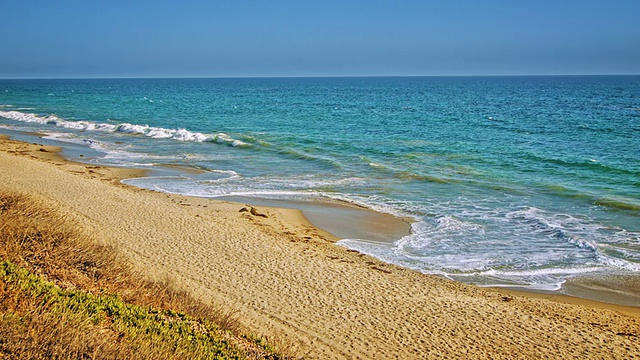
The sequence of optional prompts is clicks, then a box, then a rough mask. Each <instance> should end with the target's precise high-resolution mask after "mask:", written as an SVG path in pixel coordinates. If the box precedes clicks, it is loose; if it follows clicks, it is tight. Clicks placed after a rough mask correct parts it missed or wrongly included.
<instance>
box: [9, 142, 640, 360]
mask: <svg viewBox="0 0 640 360" xmlns="http://www.w3.org/2000/svg"><path fill="white" fill-rule="evenodd" d="M40 149H43V151H41V150H40ZM55 150H56V149H54V148H48V147H42V146H39V145H33V144H25V143H18V142H13V141H9V140H6V139H4V140H0V191H19V192H22V193H28V194H33V195H35V196H39V197H42V198H44V199H47V200H48V201H50V202H51V203H52V204H53V205H55V206H56V207H57V208H58V209H59V210H60V211H62V212H64V213H65V214H67V215H68V216H69V218H71V219H74V220H76V221H78V222H79V223H80V224H81V226H83V227H85V228H86V229H87V230H89V231H91V232H93V234H94V235H95V237H96V239H99V240H100V241H103V242H104V243H106V244H109V245H112V246H114V247H115V248H116V249H117V251H119V252H120V254H121V255H122V256H123V257H125V258H126V259H128V260H129V261H130V262H131V263H132V264H133V266H135V268H136V269H137V270H138V271H140V273H141V274H144V276H148V277H149V278H151V279H161V280H164V279H167V280H169V281H171V282H173V283H174V284H175V285H177V286H179V287H182V288H184V289H187V290H188V291H191V292H192V293H193V294H194V295H196V296H198V297H201V298H202V299H204V300H206V301H210V302H212V303H214V304H221V305H224V306H225V307H227V308H228V309H230V310H231V311H234V312H237V314H238V315H239V316H240V317H241V319H242V322H243V323H244V325H246V326H247V327H248V328H249V329H251V330H252V331H253V332H255V333H262V334H266V335H268V336H269V337H270V338H274V337H278V338H281V339H285V340H286V341H287V342H289V343H291V344H293V345H294V346H295V347H296V348H297V349H298V354H299V355H301V356H304V357H305V358H310V359H340V358H345V359H396V358H397V359H413V358H415V359H424V358H474V359H482V358H486V359H499V358H505V359H514V358H525V359H534V358H535V359H538V358H545V357H549V358H581V359H583V358H597V359H605V358H612V359H613V358H617V359H623V358H624V359H627V358H633V357H634V356H635V357H638V356H640V355H638V354H640V338H639V337H640V318H639V311H638V308H625V307H620V306H618V307H616V306H609V305H606V304H599V303H598V304H597V306H594V304H593V303H590V302H586V301H580V302H579V304H575V303H561V302H558V301H552V300H550V299H547V298H544V297H548V296H543V298H536V297H533V296H526V295H520V294H516V293H514V292H506V291H501V290H493V289H481V288H477V287H473V286H467V285H464V284H460V283H456V282H452V281H448V280H445V279H442V278H439V277H435V276H427V275H422V274H419V273H417V272H414V271H411V270H407V269H402V268H399V267H396V266H391V265H387V264H384V263H381V262H379V261H377V260H375V259H372V258H370V257H368V256H364V255H361V254H358V253H356V252H353V251H349V250H346V249H344V248H341V247H339V246H336V245H334V244H333V241H334V240H335V239H334V238H333V237H332V236H331V235H330V234H328V233H326V232H323V231H322V230H319V229H316V228H314V227H313V226H311V225H310V224H309V223H308V222H307V221H306V219H305V218H304V217H303V216H302V215H301V213H300V212H298V211H295V210H285V209H276V208H266V207H259V208H257V212H255V213H256V214H257V215H256V214H251V212H249V211H247V212H239V210H240V209H241V208H242V207H243V205H242V204H238V203H227V202H218V201H212V200H206V199H198V198H188V197H181V196H171V195H167V194H163V193H157V192H151V191H147V190H140V189H136V188H132V187H128V186H125V185H121V184H119V181H118V179H121V178H123V177H128V176H132V175H135V173H126V172H130V171H131V170H122V169H120V170H113V169H106V168H101V167H92V166H87V165H82V164H71V163H68V162H65V161H63V160H62V159H60V158H58V157H56V156H55V153H54V151H55ZM42 155H44V158H45V159H43V156H42ZM123 172H125V173H123ZM261 214H262V215H266V216H267V217H263V216H260V215H261Z"/></svg>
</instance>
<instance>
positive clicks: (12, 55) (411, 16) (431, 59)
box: [0, 0, 640, 78]
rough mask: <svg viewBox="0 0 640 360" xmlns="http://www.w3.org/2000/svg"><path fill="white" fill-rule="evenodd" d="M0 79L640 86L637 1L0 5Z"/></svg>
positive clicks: (26, 1) (14, 0)
mask: <svg viewBox="0 0 640 360" xmlns="http://www.w3.org/2000/svg"><path fill="white" fill-rule="evenodd" d="M0 11H1V12H2V19H1V20H0V78H8V77H173V76H213V77H218V76H349V75H356V76H359V75H374V76H375V75H491V74H494V75H509V74H640V0H628V1H627V0H601V1H593V0H579V1H578V0H529V1H524V0H523V1H519V0H473V1H472V0H466V1H463V0H442V1H428V0H424V1H401V0H395V1H391V0H390V1H377V0H370V1H346V0H345V1H338V0H323V1H305V0H297V1H293V0H292V1H278V0H263V1H258V0H253V1H243V0H235V1H226V0H221V1H220V0H219V1H215V0H211V1H190V0H182V1H175V0H174V1H164V0H155V1H135V0H130V1H120V0H111V1H107V0H104V1H102V0H101V1H89V0H85V1H75V0H2V3H1V4H0Z"/></svg>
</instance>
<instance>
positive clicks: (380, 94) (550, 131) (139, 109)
mask: <svg viewBox="0 0 640 360" xmlns="http://www.w3.org/2000/svg"><path fill="white" fill-rule="evenodd" d="M2 130H5V131H20V132H37V133H41V134H45V135H46V139H54V140H56V141H62V142H65V143H67V144H69V145H70V146H75V147H76V150H75V151H70V152H68V153H66V156H68V157H71V158H72V159H74V160H79V161H84V162H91V163H97V164H104V165H116V166H134V167H143V168H150V169H159V168H163V169H167V170H166V171H164V172H163V171H153V172H151V173H150V176H149V177H145V178H138V179H129V180H125V182H126V183H128V184H131V185H134V186H139V187H143V188H149V189H154V190H158V191H164V192H170V193H179V194H185V195H192V196H201V197H209V198H217V197H228V196H244V197H256V198H266V199H283V200H296V201H317V200H330V201H346V202H349V203H353V204H357V205H360V206H364V207H367V208H370V209H373V210H376V211H380V212H385V213H390V214H394V215H398V216H402V217H408V218H411V219H413V221H414V222H413V224H412V232H411V234H410V235H408V236H405V237H403V238H401V239H388V240H387V241H381V240H379V239H376V240H373V239H357V238H354V239H343V240H341V241H340V242H339V243H338V244H339V245H341V246H345V247H348V248H352V249H355V250H358V251H360V252H363V253H367V254H370V255H373V256H375V257H378V258H380V259H382V260H384V261H387V262H390V263H394V264H398V265H400V266H404V267H408V268H411V269H415V270H418V271H421V272H424V273H431V274H439V275H442V276H445V277H447V278H450V279H454V280H458V281H463V282H466V283H472V284H478V285H482V286H489V285H492V286H514V287H524V288H530V289H540V290H557V289H559V288H560V286H561V284H562V283H563V282H565V281H566V280H567V279H569V278H571V277H575V276H580V275H596V276H597V275H605V274H621V275H624V274H640V76H532V77H528V76H513V77H398V78H394V77H380V78H377V77H371V78H238V79H86V80H84V79H83V80H0V131H2ZM78 148H79V149H81V150H77V149H78ZM82 149H85V150H82ZM158 165H162V166H165V167H159V166H158ZM185 166H186V167H193V168H197V169H200V170H202V171H198V172H193V171H181V170H180V169H181V168H183V167H185Z"/></svg>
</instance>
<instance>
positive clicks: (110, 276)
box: [0, 194, 284, 359]
mask: <svg viewBox="0 0 640 360" xmlns="http://www.w3.org/2000/svg"><path fill="white" fill-rule="evenodd" d="M114 253H115V252H114V251H113V250H112V249H109V248H106V247H103V246H97V245H95V244H94V243H93V242H92V241H91V239H90V237H88V236H87V235H85V234H83V233H82V231H81V229H80V228H79V227H78V226H76V225H74V224H73V223H72V222H71V221H70V220H68V219H65V218H64V217H62V216H60V215H59V214H58V213H57V212H56V211H52V210H51V209H50V207H48V206H46V204H44V203H41V202H38V201H35V200H34V199H32V198H29V197H25V196H20V195H2V194H0V358H15V359H23V358H30V359H44V358H47V359H48V358H58V359H122V358H136V359H245V358H252V359H257V358H261V359H265V358H266V359H279V358H284V357H283V356H282V355H279V354H277V353H275V352H274V351H273V349H272V348H271V347H270V346H269V345H268V344H266V343H265V341H264V340H263V339H259V338H255V337H253V336H246V335H241V334H240V331H239V330H240V329H239V326H238V324H237V321H236V319H234V318H233V317H232V316H229V315H228V314H227V313H225V312H224V311H222V310H220V309H215V308H212V307H211V306H207V305H205V304H202V303H200V302H198V301H196V300H194V299H193V298H191V297H189V296H188V295H187V294H186V293H184V292H180V291H176V290H173V289H171V288H170V287H169V286H167V285H166V284H157V283H149V282H144V281H141V280H138V279H139V278H140V277H139V276H134V274H133V273H132V272H131V271H129V270H128V269H127V267H126V266H124V265H123V264H122V263H120V262H118V260H117V258H116V257H115V255H113V254H114Z"/></svg>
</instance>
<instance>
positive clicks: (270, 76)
mask: <svg viewBox="0 0 640 360" xmlns="http://www.w3.org/2000/svg"><path fill="white" fill-rule="evenodd" d="M638 75H640V73H600V74H482V75H481V74H456V75H451V74H450V75H255V76H234V75H229V76H207V75H203V76H185V75H175V76H172V75H157V76H156V75H151V76H137V75H132V76H68V77H66V76H42V77H36V76H34V77H0V80H126V79H129V80H134V79H141V80H142V79H339V78H428V77H432V78H436V77H537V76H539V77H544V76H548V77H552V76H557V77H561V76H638Z"/></svg>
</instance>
